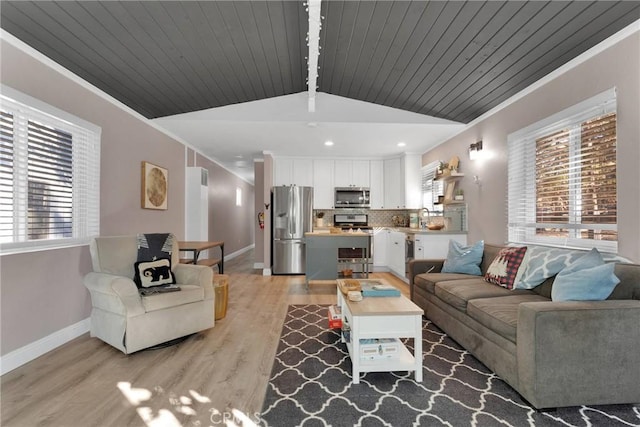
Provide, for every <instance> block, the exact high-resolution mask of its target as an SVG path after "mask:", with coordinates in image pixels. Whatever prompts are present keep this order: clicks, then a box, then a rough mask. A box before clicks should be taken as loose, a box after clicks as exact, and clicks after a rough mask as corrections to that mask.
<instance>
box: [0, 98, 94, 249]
mask: <svg viewBox="0 0 640 427" xmlns="http://www.w3.org/2000/svg"><path fill="white" fill-rule="evenodd" d="M7 92H9V93H10V95H11V97H9V96H6V95H5V93H7ZM21 98H22V99H21ZM23 100H24V101H25V102H21V101H23ZM0 101H1V102H0V114H1V115H0V126H1V133H0V160H1V162H2V171H1V172H0V243H1V246H0V250H1V252H2V253H14V252H22V251H26V250H39V249H44V248H49V247H57V246H66V245H72V244H82V243H86V242H88V239H89V237H92V236H96V235H98V234H99V216H100V210H99V197H100V196H99V195H100V192H99V189H100V182H99V181H100V129H99V128H98V127H96V126H94V125H90V124H87V123H86V122H84V121H82V120H81V119H78V118H74V117H73V116H70V115H69V114H68V113H65V112H61V111H59V110H57V109H55V108H54V107H51V106H47V105H46V104H43V103H41V102H40V101H37V100H33V98H29V97H27V96H26V95H21V94H19V93H18V92H16V91H8V90H7V88H5V87H3V95H2V97H1V98H0ZM26 102H29V103H30V104H27V103H26ZM33 104H36V106H37V107H38V108H36V107H34V106H33ZM74 120H75V121H77V122H78V123H79V124H76V123H73V121H74Z"/></svg>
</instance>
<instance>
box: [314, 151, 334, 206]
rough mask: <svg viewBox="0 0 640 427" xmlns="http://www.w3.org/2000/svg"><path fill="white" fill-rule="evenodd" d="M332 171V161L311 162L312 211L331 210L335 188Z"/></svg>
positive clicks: (317, 160)
mask: <svg viewBox="0 0 640 427" xmlns="http://www.w3.org/2000/svg"><path fill="white" fill-rule="evenodd" d="M333 169H334V161H333V160H326V159H316V160H314V161H313V208H314V209H333V203H334V187H335V185H334V183H333V175H334V173H333Z"/></svg>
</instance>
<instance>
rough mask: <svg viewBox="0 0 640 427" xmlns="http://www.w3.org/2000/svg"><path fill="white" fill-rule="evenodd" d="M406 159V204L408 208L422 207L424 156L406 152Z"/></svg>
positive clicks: (404, 169) (404, 170) (404, 159)
mask: <svg viewBox="0 0 640 427" xmlns="http://www.w3.org/2000/svg"><path fill="white" fill-rule="evenodd" d="M402 160H403V161H404V168H403V172H404V205H405V207H406V208H407V209H420V208H422V182H421V181H422V171H421V168H422V156H421V155H420V154H406V155H405V156H404V158H403V159H402Z"/></svg>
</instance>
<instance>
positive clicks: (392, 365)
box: [346, 342, 422, 384]
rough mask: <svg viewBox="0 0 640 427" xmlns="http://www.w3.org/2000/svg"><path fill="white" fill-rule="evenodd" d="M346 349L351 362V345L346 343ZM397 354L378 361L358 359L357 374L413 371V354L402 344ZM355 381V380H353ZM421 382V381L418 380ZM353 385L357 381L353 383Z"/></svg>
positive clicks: (414, 364)
mask: <svg viewBox="0 0 640 427" xmlns="http://www.w3.org/2000/svg"><path fill="white" fill-rule="evenodd" d="M346 344H347V349H348V350H349V357H350V358H351V361H352V362H353V360H355V356H354V353H353V345H352V344H351V343H350V342H347V343H346ZM399 350H400V351H399V354H398V355H396V356H394V357H388V358H380V359H362V358H360V357H358V359H359V361H358V362H359V364H358V372H393V371H408V372H411V371H415V370H416V359H415V358H414V357H413V354H411V352H410V351H409V349H408V348H407V347H405V345H404V344H402V342H401V343H400V349H399ZM354 380H355V378H354ZM418 381H422V380H418ZM353 382H354V383H355V384H357V383H358V381H353Z"/></svg>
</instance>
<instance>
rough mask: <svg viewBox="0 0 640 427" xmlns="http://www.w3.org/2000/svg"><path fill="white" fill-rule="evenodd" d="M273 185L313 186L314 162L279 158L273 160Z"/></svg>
mask: <svg viewBox="0 0 640 427" xmlns="http://www.w3.org/2000/svg"><path fill="white" fill-rule="evenodd" d="M273 185H276V186H279V185H299V186H308V187H312V186H313V160H312V159H294V158H287V157H279V158H275V159H273Z"/></svg>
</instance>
